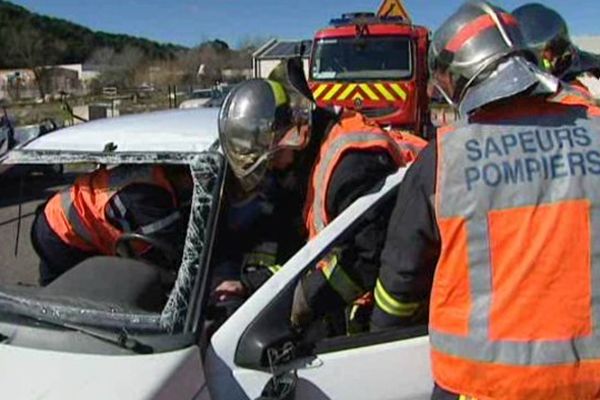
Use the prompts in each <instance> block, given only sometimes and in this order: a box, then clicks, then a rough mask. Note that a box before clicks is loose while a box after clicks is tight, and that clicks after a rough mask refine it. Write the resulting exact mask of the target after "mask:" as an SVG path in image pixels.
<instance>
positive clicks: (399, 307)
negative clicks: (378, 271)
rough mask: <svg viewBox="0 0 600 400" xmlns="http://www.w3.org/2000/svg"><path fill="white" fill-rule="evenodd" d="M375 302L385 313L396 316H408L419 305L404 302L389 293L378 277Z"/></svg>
mask: <svg viewBox="0 0 600 400" xmlns="http://www.w3.org/2000/svg"><path fill="white" fill-rule="evenodd" d="M375 304H377V306H378V307H379V308H381V309H382V310H383V311H385V312H386V313H387V314H390V315H393V316H396V317H410V316H412V315H413V314H414V313H415V312H416V311H417V309H418V308H419V306H420V303H404V302H401V301H398V300H396V299H395V298H394V297H392V295H391V294H389V293H388V292H387V291H386V290H385V288H384V287H383V285H382V284H381V281H380V280H379V279H378V280H377V284H376V285H375Z"/></svg>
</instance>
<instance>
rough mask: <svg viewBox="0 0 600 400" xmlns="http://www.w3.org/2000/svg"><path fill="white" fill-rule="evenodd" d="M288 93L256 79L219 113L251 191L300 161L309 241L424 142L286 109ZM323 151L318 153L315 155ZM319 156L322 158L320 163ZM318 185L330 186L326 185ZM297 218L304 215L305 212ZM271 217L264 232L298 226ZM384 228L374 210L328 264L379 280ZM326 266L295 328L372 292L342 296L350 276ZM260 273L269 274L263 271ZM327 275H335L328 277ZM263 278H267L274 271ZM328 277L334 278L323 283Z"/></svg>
mask: <svg viewBox="0 0 600 400" xmlns="http://www.w3.org/2000/svg"><path fill="white" fill-rule="evenodd" d="M289 91H290V90H289V88H288V89H286V88H284V87H283V86H282V85H280V84H278V83H277V82H273V81H270V80H266V81H265V80H253V81H249V82H247V83H244V84H242V85H240V86H238V87H237V88H236V89H234V91H233V92H232V93H231V94H230V96H229V97H228V98H227V99H226V101H225V103H224V105H223V107H222V109H221V115H220V126H219V132H220V136H221V143H222V145H223V148H224V152H225V154H226V156H227V158H228V161H229V164H230V166H231V169H232V171H233V173H234V174H235V175H236V177H237V178H238V179H239V180H240V183H241V185H242V186H243V187H246V188H247V189H249V190H251V189H254V188H256V187H259V186H264V184H265V182H267V181H268V177H269V171H270V170H271V171H272V170H273V166H274V163H278V162H280V161H278V160H279V159H280V158H281V157H282V156H283V155H285V154H286V152H287V154H288V156H286V157H294V158H301V159H302V160H303V162H300V163H299V164H294V167H293V169H294V170H295V171H297V174H298V175H299V182H303V178H304V181H306V183H305V187H307V188H308V189H305V190H300V191H299V193H302V194H304V196H302V197H299V198H304V197H307V200H306V207H305V215H306V219H305V224H306V228H307V231H308V235H309V238H312V237H314V236H315V235H316V234H317V233H318V232H319V231H320V230H321V229H322V228H323V227H324V226H325V225H326V224H327V223H329V221H330V220H331V219H333V218H335V216H337V215H338V214H339V213H341V212H342V211H343V210H344V209H345V208H346V207H347V206H348V205H350V204H351V203H352V202H353V201H354V200H355V199H357V198H358V197H360V196H362V195H364V194H366V193H367V192H368V191H370V190H373V189H374V188H376V187H377V185H378V184H380V183H381V181H382V180H383V179H384V178H385V177H386V176H387V175H389V174H391V173H393V172H394V171H396V170H397V169H398V166H399V165H405V164H406V163H408V162H410V161H412V160H413V159H414V157H415V154H416V152H417V151H418V150H419V149H420V148H421V147H422V146H423V145H424V142H423V141H422V140H421V139H418V138H416V137H414V136H411V135H408V134H402V133H400V132H395V133H393V134H391V133H389V132H386V131H384V130H382V129H381V128H379V127H378V126H376V125H375V124H372V123H370V122H368V121H366V120H365V118H364V117H363V116H362V115H360V114H357V113H346V114H344V115H343V117H342V118H341V120H340V121H339V122H337V123H336V122H335V121H336V119H335V118H333V117H332V116H331V114H329V113H326V112H324V111H323V110H320V109H314V108H313V109H312V111H310V112H309V113H307V106H306V104H305V105H304V106H302V107H288V101H289V100H288V92H289ZM307 114H310V115H307ZM259 122H260V123H259ZM322 130H323V131H326V134H324V132H322ZM353 133H357V135H353ZM359 133H360V135H358V134H359ZM322 137H326V139H325V140H324V142H323V143H321V140H320V139H321V138H322ZM309 139H310V140H309ZM298 150H301V151H298ZM315 150H316V151H315ZM319 152H320V154H319V155H318V156H317V154H316V153H319ZM315 159H318V161H317V162H316V164H315V163H314V160H315ZM288 165H289V164H288ZM311 170H312V171H313V173H312V174H311V173H310V171H311ZM321 178H322V179H323V181H321ZM321 182H324V183H325V186H321ZM306 193H307V195H306ZM325 196H327V201H326V204H325V203H323V207H322V208H319V207H318V206H315V205H318V204H319V202H321V201H323V199H324V198H325ZM283 214H285V213H283ZM295 214H296V215H300V212H295ZM274 215H275V216H276V221H275V223H273V224H266V223H264V221H268V220H270V219H269V218H267V217H263V218H264V219H263V220H262V221H261V222H262V228H263V229H264V228H265V227H267V228H268V229H270V230H275V231H278V230H277V229H276V228H277V227H280V228H281V227H283V231H285V230H290V229H293V228H292V226H293V225H294V224H290V223H289V222H288V221H290V218H289V215H282V214H281V213H277V212H275V213H274ZM385 223H386V218H385V217H384V216H383V215H381V214H376V213H374V215H372V216H371V217H370V221H368V223H366V224H365V225H366V226H365V228H364V229H363V230H362V232H361V234H359V235H357V236H356V238H355V239H354V243H352V244H350V243H348V245H347V246H345V248H344V249H342V251H341V252H342V254H340V255H341V257H338V253H337V252H336V254H332V255H331V256H330V257H328V259H329V260H331V259H334V258H335V259H336V260H337V259H342V258H343V259H345V260H346V263H347V266H346V269H347V270H348V271H356V273H355V275H356V276H358V277H360V278H361V279H363V280H364V281H365V282H368V278H363V276H362V275H365V276H366V275H369V276H371V277H372V278H371V281H372V282H374V280H375V277H376V268H377V263H376V262H375V261H376V259H377V258H378V257H377V254H378V250H379V248H380V247H381V244H382V241H383V237H384V233H385ZM246 236H248V235H246ZM253 236H254V237H255V239H258V238H257V236H258V237H260V236H261V235H253ZM275 236H276V237H279V238H280V240H279V242H280V243H281V242H282V240H281V239H283V236H282V235H281V234H276V235H275ZM259 242H260V240H259ZM378 246H379V248H378ZM269 247H270V248H271V249H272V248H273V246H269ZM258 253H261V256H263V258H265V257H264V256H265V255H267V256H269V255H270V260H271V261H269V257H266V258H265V260H264V262H262V263H263V264H264V265H268V264H269V263H272V260H273V259H274V257H273V254H272V252H269V251H267V252H265V251H264V250H263V251H258ZM269 253H271V254H269ZM350 260H351V261H350ZM367 263H369V264H367ZM322 264H323V265H324V264H327V263H326V262H323V263H322ZM329 265H330V269H328V270H327V272H325V269H322V270H320V271H318V273H315V274H312V275H311V276H308V277H307V278H306V280H305V281H304V284H303V285H302V286H301V287H302V288H306V295H303V293H304V290H303V289H299V290H298V291H297V293H300V294H297V296H296V299H297V301H296V302H295V307H294V312H293V315H292V320H293V321H294V323H295V324H296V325H302V324H303V323H304V322H305V321H306V320H309V319H311V318H312V317H313V316H320V315H322V314H324V313H326V312H327V311H329V310H330V309H331V310H337V309H343V306H344V305H345V304H346V303H347V302H352V301H353V300H354V299H356V297H359V296H360V295H361V294H363V293H364V292H366V291H368V288H369V287H372V284H371V286H369V285H368V284H365V286H366V287H367V289H365V290H361V293H357V292H353V295H355V297H353V298H352V299H350V298H349V297H342V296H345V295H346V293H347V292H344V293H340V292H338V291H336V289H337V290H339V291H342V290H346V291H347V290H348V289H346V288H342V287H341V286H339V285H337V286H335V283H336V282H337V277H338V276H339V274H343V275H344V276H346V272H344V270H342V267H341V266H340V265H337V266H333V265H331V264H329ZM267 269H268V270H271V269H270V268H267ZM262 271H263V272H265V269H264V268H263V269H262ZM330 271H333V272H335V273H329V272H330ZM271 273H272V272H271ZM350 273H352V272H350ZM266 274H267V275H270V273H269V272H266ZM361 274H362V275H361ZM326 276H327V277H328V278H330V279H326V278H325V277H326ZM262 281H264V280H261V282H262ZM362 283H363V282H362V281H361V284H362ZM225 284H226V285H227V286H228V289H231V288H234V287H237V288H238V289H240V287H239V285H238V286H235V285H233V284H232V282H226V283H225ZM350 284H351V285H353V286H352V288H354V287H355V286H354V283H353V282H351V283H350ZM220 289H222V287H218V288H217V292H218V293H220V292H222V290H220ZM315 311H316V312H315ZM313 314H314V315H313Z"/></svg>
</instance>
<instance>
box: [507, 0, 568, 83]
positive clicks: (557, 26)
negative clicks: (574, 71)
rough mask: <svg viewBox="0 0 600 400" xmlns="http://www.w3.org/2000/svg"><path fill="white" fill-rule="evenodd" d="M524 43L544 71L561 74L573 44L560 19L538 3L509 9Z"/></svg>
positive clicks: (554, 12)
mask: <svg viewBox="0 0 600 400" xmlns="http://www.w3.org/2000/svg"><path fill="white" fill-rule="evenodd" d="M513 15H514V16H515V18H517V20H518V21H519V24H520V25H521V32H523V37H524V39H525V42H526V44H527V46H528V47H529V48H530V49H531V50H532V51H533V52H534V53H535V54H536V57H537V58H538V60H539V64H540V66H541V67H543V68H544V69H545V70H546V71H548V72H550V73H552V74H553V75H556V76H559V77H560V76H562V75H563V74H564V73H565V72H566V71H567V70H568V69H569V67H570V66H571V63H572V61H573V55H574V54H573V50H574V48H573V45H572V43H571V38H570V37H569V29H568V27H567V23H566V22H565V20H564V18H563V17H562V16H561V15H560V14H559V13H558V12H556V11H555V10H553V9H551V8H548V7H546V6H544V5H543V4H539V3H530V4H525V5H523V6H521V7H519V8H517V9H515V10H514V11H513Z"/></svg>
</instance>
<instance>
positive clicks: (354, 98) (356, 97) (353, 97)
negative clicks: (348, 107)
mask: <svg viewBox="0 0 600 400" xmlns="http://www.w3.org/2000/svg"><path fill="white" fill-rule="evenodd" d="M356 99H361V100H364V99H365V98H364V97H363V95H362V94H360V93H356V94H355V95H354V96H352V100H356Z"/></svg>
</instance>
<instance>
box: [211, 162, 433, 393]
mask: <svg viewBox="0 0 600 400" xmlns="http://www.w3.org/2000/svg"><path fill="white" fill-rule="evenodd" d="M405 172H406V169H401V170H399V171H398V172H397V173H396V174H394V175H392V176H390V177H389V178H388V180H387V181H386V183H385V185H384V186H383V187H382V188H381V190H380V191H379V192H377V193H374V194H370V195H367V196H364V197H363V198H361V199H359V200H357V201H356V202H355V203H354V204H353V205H352V206H350V207H349V208H348V209H347V210H346V211H345V212H344V213H342V214H341V215H340V216H339V217H338V218H336V220H335V221H333V222H332V223H331V224H330V225H329V226H328V227H327V228H326V229H325V230H324V231H323V232H322V233H321V234H320V235H319V236H318V237H316V238H315V239H314V240H312V241H311V242H309V243H308V244H307V245H306V246H305V247H304V248H302V249H301V250H300V251H299V252H298V253H297V254H296V255H295V256H294V257H293V258H292V259H291V260H290V261H289V262H288V263H286V265H285V266H284V267H283V269H282V270H281V271H280V272H279V273H277V274H276V275H275V276H274V277H272V278H271V279H270V280H269V281H268V282H267V283H266V284H265V285H264V286H263V287H262V288H261V289H260V290H259V291H258V292H257V293H255V295H253V296H252V297H251V298H250V299H248V300H247V301H246V303H245V304H244V305H243V306H242V307H240V309H238V310H237V312H236V313H235V314H234V315H233V316H232V317H230V319H229V320H228V321H227V322H226V323H225V324H224V325H223V326H222V327H221V328H220V329H219V330H218V331H217V332H216V333H215V335H214V336H213V338H212V340H211V346H210V347H209V350H208V351H207V356H206V359H205V366H206V376H207V380H208V384H209V388H210V391H211V395H212V396H213V398H214V399H215V400H220V399H255V398H258V397H259V396H260V395H261V393H263V390H264V389H265V387H266V386H267V384H269V385H271V386H273V385H275V386H277V385H278V384H280V386H281V384H282V382H284V381H285V379H287V378H290V377H291V379H293V381H294V382H293V385H288V386H290V387H291V386H293V394H295V396H296V397H295V399H298V400H299V399H350V400H351V399H357V400H358V399H360V400H365V399H426V398H429V396H430V394H431V389H432V379H431V376H430V372H429V371H430V368H429V354H428V352H429V348H428V340H427V336H426V334H427V333H426V332H427V331H426V327H425V326H415V327H410V328H406V329H401V330H397V331H390V332H381V333H368V334H363V335H357V336H351V337H334V338H323V337H322V336H321V335H320V334H319V327H318V325H316V326H315V327H314V328H312V327H311V329H308V330H307V331H306V332H304V333H302V334H300V335H299V334H298V333H296V332H294V331H293V330H292V328H291V327H290V324H289V312H290V308H291V303H292V298H293V291H294V288H295V285H296V283H297V281H298V278H299V277H300V276H301V275H302V273H303V272H305V271H307V270H308V269H310V268H313V267H314V265H315V264H316V262H317V261H318V260H319V259H320V258H321V257H322V256H323V254H325V253H326V252H327V251H329V249H331V248H332V247H333V246H334V245H335V244H336V240H339V239H340V237H341V236H342V235H346V234H348V233H351V229H352V228H353V227H355V226H356V225H357V224H358V221H359V220H360V216H361V215H363V214H364V213H366V212H367V211H368V210H370V209H371V208H372V207H375V206H377V205H378V204H380V203H381V202H382V201H385V199H386V198H389V196H390V195H391V194H392V193H393V191H394V190H396V189H397V187H398V185H399V183H400V182H401V181H402V179H403V177H404V174H405ZM273 377H276V378H275V380H273ZM284 384H285V382H284ZM269 398H278V399H279V398H281V399H285V398H288V397H285V396H283V395H281V396H279V395H273V396H271V397H269ZM290 398H291V397H290Z"/></svg>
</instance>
